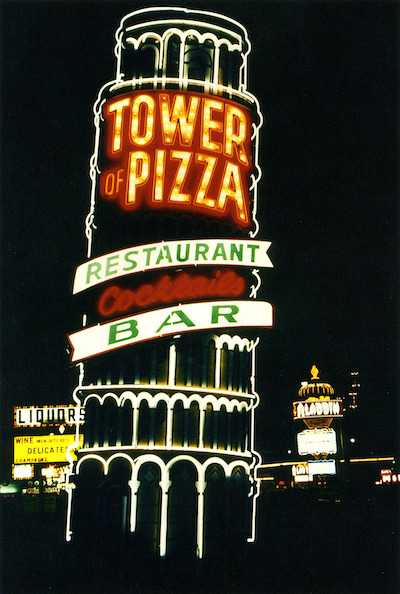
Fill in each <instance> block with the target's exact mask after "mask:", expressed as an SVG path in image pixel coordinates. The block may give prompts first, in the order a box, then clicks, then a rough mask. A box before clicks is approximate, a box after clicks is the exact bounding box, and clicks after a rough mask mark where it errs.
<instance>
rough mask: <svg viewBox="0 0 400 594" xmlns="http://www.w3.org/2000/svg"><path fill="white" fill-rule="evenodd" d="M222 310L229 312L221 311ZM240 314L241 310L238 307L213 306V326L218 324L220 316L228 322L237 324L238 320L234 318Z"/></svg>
mask: <svg viewBox="0 0 400 594" xmlns="http://www.w3.org/2000/svg"><path fill="white" fill-rule="evenodd" d="M220 310H228V311H225V312H224V311H220ZM237 313H239V308H238V306H237V305H213V307H212V312H211V324H218V319H219V317H220V316H222V317H224V318H225V319H226V321H227V322H230V323H235V322H236V320H235V318H234V317H233V316H234V315H236V314H237Z"/></svg>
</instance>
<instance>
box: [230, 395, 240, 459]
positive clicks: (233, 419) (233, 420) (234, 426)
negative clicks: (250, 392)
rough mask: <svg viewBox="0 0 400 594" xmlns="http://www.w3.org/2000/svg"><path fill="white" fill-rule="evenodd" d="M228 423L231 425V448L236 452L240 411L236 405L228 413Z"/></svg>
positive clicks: (238, 440) (238, 441)
mask: <svg viewBox="0 0 400 594" xmlns="http://www.w3.org/2000/svg"><path fill="white" fill-rule="evenodd" d="M230 425H231V449H232V450H233V451H234V452H237V451H238V449H239V443H240V434H239V432H240V413H239V410H238V408H237V407H236V406H234V407H233V410H232V412H231V413H230Z"/></svg>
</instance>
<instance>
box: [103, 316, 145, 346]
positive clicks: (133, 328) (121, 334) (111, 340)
mask: <svg viewBox="0 0 400 594" xmlns="http://www.w3.org/2000/svg"><path fill="white" fill-rule="evenodd" d="M138 334H139V330H138V329H137V320H128V321H127V322H120V323H119V324H112V326H110V334H109V337H108V344H115V343H116V342H120V341H121V340H129V339H130V338H136V336H137V335H138Z"/></svg>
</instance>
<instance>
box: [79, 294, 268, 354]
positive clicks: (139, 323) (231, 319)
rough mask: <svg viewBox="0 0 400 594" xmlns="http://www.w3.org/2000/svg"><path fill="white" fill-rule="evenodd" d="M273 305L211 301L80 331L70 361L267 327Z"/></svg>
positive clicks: (162, 310) (149, 312) (136, 316)
mask: <svg viewBox="0 0 400 594" xmlns="http://www.w3.org/2000/svg"><path fill="white" fill-rule="evenodd" d="M272 325H273V311H272V305H271V304H270V303H267V302H265V301H250V300H249V301H214V302H212V301H210V302H199V303H189V304H183V305H180V306H178V307H165V308H163V309H157V310H154V311H148V312H144V313H141V314H137V315H135V316H128V317H126V318H120V319H119V320H114V321H112V322H106V323H103V324H97V325H95V326H90V327H88V328H84V329H83V330H78V332H74V333H73V334H70V335H69V336H68V340H69V342H70V343H71V346H72V349H73V352H72V356H71V362H72V363H73V362H75V361H80V360H82V359H86V358H88V357H92V356H94V355H99V354H101V353H104V352H107V351H111V350H114V349H117V348H120V347H123V346H128V345H131V344H135V343H138V342H143V341H145V340H150V339H153V338H159V337H161V336H167V335H169V334H178V333H179V334H180V333H182V332H190V331H194V330H209V329H217V328H239V327H248V328H263V327H264V328H268V327H271V326H272Z"/></svg>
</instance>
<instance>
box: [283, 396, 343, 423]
mask: <svg viewBox="0 0 400 594" xmlns="http://www.w3.org/2000/svg"><path fill="white" fill-rule="evenodd" d="M310 417H311V418H318V417H343V408H342V401H341V400H321V399H320V400H312V401H305V402H293V418H294V419H303V420H304V419H305V418H310Z"/></svg>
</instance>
